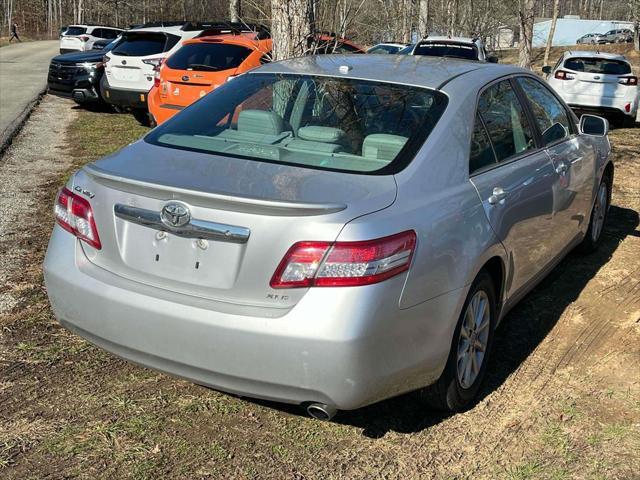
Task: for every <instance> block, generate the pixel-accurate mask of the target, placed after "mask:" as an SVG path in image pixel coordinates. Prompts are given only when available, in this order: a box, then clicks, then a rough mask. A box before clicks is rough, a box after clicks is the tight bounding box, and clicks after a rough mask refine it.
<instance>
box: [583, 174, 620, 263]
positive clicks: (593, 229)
mask: <svg viewBox="0 0 640 480" xmlns="http://www.w3.org/2000/svg"><path fill="white" fill-rule="evenodd" d="M611 180H612V179H611V178H610V177H609V175H607V174H605V176H604V177H603V178H602V180H601V181H600V185H599V186H598V191H597V192H596V198H595V201H594V203H593V208H592V209H591V218H590V219H589V228H588V229H587V233H586V235H585V237H584V239H583V240H582V243H580V245H579V247H578V249H579V250H580V251H581V252H582V253H592V252H595V251H596V250H597V249H598V247H599V246H600V243H602V232H603V231H604V226H605V224H606V221H607V213H608V212H609V205H611V183H612V181H611Z"/></svg>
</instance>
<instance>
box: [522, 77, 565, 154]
mask: <svg viewBox="0 0 640 480" xmlns="http://www.w3.org/2000/svg"><path fill="white" fill-rule="evenodd" d="M517 81H518V84H519V85H520V87H522V90H524V93H525V95H526V96H527V98H528V99H529V104H530V105H531V109H532V110H533V116H534V118H535V119H536V122H537V124H538V127H539V128H540V132H542V140H543V142H544V144H545V145H549V144H551V143H554V142H557V141H559V140H562V139H563V138H567V137H568V136H569V135H570V133H571V122H570V121H569V114H568V113H567V111H566V109H565V108H564V106H563V105H562V104H561V103H560V101H559V100H558V99H557V98H556V97H555V95H553V93H551V92H550V91H549V89H548V88H547V87H545V86H544V85H543V84H542V83H540V82H539V81H537V80H534V79H533V78H529V77H520V78H518V80H517Z"/></svg>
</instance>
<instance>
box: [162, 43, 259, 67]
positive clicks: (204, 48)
mask: <svg viewBox="0 0 640 480" xmlns="http://www.w3.org/2000/svg"><path fill="white" fill-rule="evenodd" d="M251 52H252V50H250V49H248V48H246V47H242V46H240V45H230V44H226V43H191V44H188V45H184V46H183V47H182V48H180V49H179V50H178V51H177V52H176V53H174V54H173V55H171V57H169V59H168V60H167V66H168V67H169V68H173V69H176V70H201V71H218V70H228V69H231V68H237V67H239V66H240V64H241V63H242V62H243V61H244V59H245V58H247V57H248V56H249V54H250V53H251Z"/></svg>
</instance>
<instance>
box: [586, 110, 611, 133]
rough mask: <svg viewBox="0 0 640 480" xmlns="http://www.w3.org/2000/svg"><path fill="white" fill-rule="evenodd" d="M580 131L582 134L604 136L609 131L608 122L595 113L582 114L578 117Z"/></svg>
mask: <svg viewBox="0 0 640 480" xmlns="http://www.w3.org/2000/svg"><path fill="white" fill-rule="evenodd" d="M580 133H582V134H583V135H593V136H595V137H604V136H606V135H607V133H609V122H608V121H607V120H606V119H604V118H602V117H597V116H595V115H582V116H581V117H580Z"/></svg>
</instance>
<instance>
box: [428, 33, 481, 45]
mask: <svg viewBox="0 0 640 480" xmlns="http://www.w3.org/2000/svg"><path fill="white" fill-rule="evenodd" d="M434 41H435V42H457V43H473V44H476V43H477V42H478V39H477V38H471V37H448V36H444V35H433V36H432V35H429V36H428V37H425V38H421V39H420V40H419V43H422V42H434Z"/></svg>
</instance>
